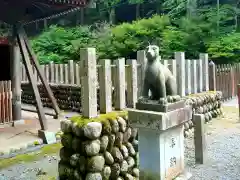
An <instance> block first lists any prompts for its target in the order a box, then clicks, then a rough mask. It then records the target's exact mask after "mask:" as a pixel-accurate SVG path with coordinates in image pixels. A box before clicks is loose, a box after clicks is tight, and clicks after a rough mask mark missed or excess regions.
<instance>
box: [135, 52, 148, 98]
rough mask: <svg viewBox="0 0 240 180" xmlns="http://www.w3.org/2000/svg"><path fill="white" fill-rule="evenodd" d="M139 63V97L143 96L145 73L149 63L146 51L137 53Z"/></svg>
mask: <svg viewBox="0 0 240 180" xmlns="http://www.w3.org/2000/svg"><path fill="white" fill-rule="evenodd" d="M137 63H138V65H139V66H138V73H137V74H138V80H137V82H138V97H140V96H141V94H142V84H143V81H144V71H145V67H146V63H147V59H146V54H145V51H144V50H141V51H138V52H137Z"/></svg>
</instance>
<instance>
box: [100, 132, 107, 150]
mask: <svg viewBox="0 0 240 180" xmlns="http://www.w3.org/2000/svg"><path fill="white" fill-rule="evenodd" d="M100 141H101V144H100V151H101V152H105V151H106V149H107V147H108V142H109V139H108V136H106V135H104V136H102V137H101V138H100Z"/></svg>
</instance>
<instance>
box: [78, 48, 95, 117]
mask: <svg viewBox="0 0 240 180" xmlns="http://www.w3.org/2000/svg"><path fill="white" fill-rule="evenodd" d="M80 61H81V62H82V65H83V66H82V67H81V68H82V71H83V76H81V79H82V80H81V82H82V86H81V96H82V97H81V105H82V114H83V116H84V117H87V118H93V117H96V116H97V115H98V114H97V82H96V81H97V61H96V49H95V48H86V49H85V48H84V49H80Z"/></svg>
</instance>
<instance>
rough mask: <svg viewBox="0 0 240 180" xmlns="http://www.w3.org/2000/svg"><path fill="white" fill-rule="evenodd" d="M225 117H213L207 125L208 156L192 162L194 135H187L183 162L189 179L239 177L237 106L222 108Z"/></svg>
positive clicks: (239, 136)
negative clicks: (190, 175) (203, 159)
mask: <svg viewBox="0 0 240 180" xmlns="http://www.w3.org/2000/svg"><path fill="white" fill-rule="evenodd" d="M224 112H225V114H224V117H222V118H219V119H216V120H213V121H212V122H210V123H209V124H207V125H206V127H207V147H208V151H207V153H208V160H207V162H206V163H205V164H204V165H195V164H194V146H193V137H190V138H188V139H186V143H185V145H186V150H185V157H186V165H187V166H188V167H189V168H188V170H189V171H190V172H191V173H192V175H193V176H192V178H191V180H240V165H239V162H240V122H239V121H238V118H237V117H238V109H236V108H234V107H225V108H224Z"/></svg>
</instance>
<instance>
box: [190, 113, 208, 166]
mask: <svg viewBox="0 0 240 180" xmlns="http://www.w3.org/2000/svg"><path fill="white" fill-rule="evenodd" d="M193 121H194V123H195V130H194V145H195V162H196V163H198V164H204V163H205V161H206V159H207V150H206V134H205V129H204V123H205V122H204V115H203V114H194V115H193Z"/></svg>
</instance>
